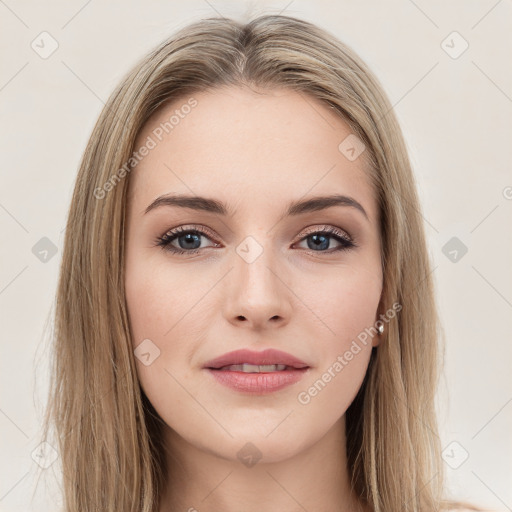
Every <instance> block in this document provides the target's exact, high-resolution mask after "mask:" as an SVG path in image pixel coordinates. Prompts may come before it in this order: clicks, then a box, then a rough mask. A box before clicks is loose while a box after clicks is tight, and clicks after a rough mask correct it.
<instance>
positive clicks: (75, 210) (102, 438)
mask: <svg viewBox="0 0 512 512" xmlns="http://www.w3.org/2000/svg"><path fill="white" fill-rule="evenodd" d="M226 85H235V86H246V85H248V86H251V87H252V86H256V87H260V88H274V87H279V88H283V87H285V88H289V89H291V90H294V91H299V92H301V93H305V94H307V95H310V96H311V97H314V98H317V99H319V100H321V101H322V102H324V104H325V105H327V106H328V107H329V108H332V109H333V110H334V111H335V112H336V113H338V114H339V115H340V117H341V118H342V119H343V120H344V121H346V122H347V123H348V124H349V126H350V128H351V130H352V131H353V132H354V133H355V134H356V135H357V136H358V137H359V138H360V139H361V140H362V141H363V143H364V144H365V146H366V148H367V151H366V157H367V162H366V171H367V173H368V176H369V178H370V180H371V183H372V185H373V186H374V188H375V191H376V195H377V200H378V205H379V208H380V214H381V234H382V265H383V273H384V283H383V292H382V299H381V309H382V310H383V311H384V310H388V309H389V308H390V307H391V305H392V304H394V303H395V302H398V303H400V304H401V305H402V306H403V307H402V310H401V311H400V312H399V313H398V314H397V317H396V318H395V319H394V321H392V322H390V323H389V325H388V326H387V329H386V333H385V335H384V337H383V341H382V342H381V344H380V346H379V347H378V348H377V349H374V350H373V353H372V356H371V359H370V364H369V367H368V371H367V374H366V377H365V380H364V383H363V385H362V387H361V389H360V391H359V393H358V395H357V397H356V399H355V400H354V402H353V403H352V405H351V406H350V408H349V409H348V410H347V416H346V428H347V456H348V463H349V470H350V474H351V476H352V484H353V487H354V489H355V490H356V492H357V493H358V495H359V496H360V497H361V498H363V499H364V500H366V501H367V502H368V503H369V504H370V506H371V507H372V508H373V510H375V512H391V511H393V512H395V511H399V510H407V511H411V512H434V511H438V510H442V509H446V508H450V507H454V506H456V503H454V502H451V501H446V500H443V496H442V495H443V492H444V476H443V463H442V460H441V449H440V448H441V447H440V440H439V435H438V428H437V423H436V417H435V406H434V399H435V394H436V387H437V383H438V378H439V367H440V362H441V360H440V354H441V350H440V348H441V346H440V340H441V339H442V332H441V329H440V328H439V322H438V316H437V311H436V306H435V303H434V295H433V283H432V277H431V266H430V262H429V258H428V252H427V247H426V242H425V236H424V231H423V223H422V216H421V212H420V206H419V201H418V197H417V192H416V185H415V182H414V177H413V173H412V170H411V165H410V162H409V158H408V156H407V151H406V148H405V144H404V141H403V137H402V134H401V130H400V128H399V125H398V123H397V120H396V118H395V115H394V113H393V109H392V106H391V105H390V103H389V101H388V99H387V98H386V96H385V94H384V92H383V90H382V87H381V85H380V84H379V82H378V81H377V79H376V78H375V77H374V75H373V74H372V72H371V71H370V70H369V69H368V67H367V66H366V65H365V64H364V63H363V62H362V61H361V60H360V59H359V58H358V56H357V55H355V54H354V52H353V51H352V50H351V49H350V48H349V47H348V46H346V45H345V44H343V43H341V42H340V41H338V40H337V39H336V38H335V37H333V36H332V35H331V34H329V33H327V32H325V31H324V30H322V29H320V28H318V27H316V26H315V25H313V24H311V23H308V22H306V21H303V20H300V19H298V18H294V17H289V16H279V15H265V16H260V17H258V18H256V19H254V20H252V21H251V22H249V23H247V24H242V23H240V22H236V21H233V20H230V19H225V18H209V19H204V20H201V21H199V22H196V23H193V24H191V25H189V26H187V27H185V28H184V29H182V30H180V31H179V32H178V33H177V34H175V35H174V36H173V37H172V38H170V39H168V40H167V41H165V42H164V43H163V44H161V45H160V46H159V47H158V48H156V49H155V50H154V51H152V52H151V53H150V54H149V55H148V56H146V57H145V58H143V59H142V60H141V61H140V62H139V63H138V64H137V65H136V66H135V68H134V69H133V70H132V71H131V72H130V73H129V74H128V75H127V76H126V77H125V78H124V80H123V81H122V83H121V84H120V85H119V87H118V88H117V89H116V90H115V91H114V93H113V94H112V95H111V97H110V98H109V100H108V102H107V103H106V105H105V107H104V109H103V111H102V113H101V115H100V117H99V120H98V121H97V123H96V125H95V127H94V130H93V132H92V135H91V137H90V140H89V142H88V144H87V147H86V149H85V152H84V155H83V158H82V161H81V165H80V170H79V173H78V176H77V179H76V185H75V189H74V193H73V198H72V202H71V206H70V210H69V216H68V221H67V228H66V234H65V241H64V249H63V255H62V265H61V270H60V276H59V283H58V289H57V294H56V302H55V307H56V311H55V322H54V329H55V332H54V333H53V339H54V347H53V367H52V379H51V387H50V398H49V402H48V408H47V412H46V418H45V424H44V425H45V427H44V428H45V430H44V432H45V435H46V436H47V437H48V435H49V432H50V429H51V427H52V426H53V427H55V430H56V432H57V439H58V441H57V442H58V448H59V452H60V456H61V463H62V476H63V490H64V504H65V511H66V512H92V511H95V512H96V511H98V510H112V511H113V510H119V511H123V512H128V511H143V512H156V510H157V509H158V500H159V496H160V495H161V492H162V486H163V485H164V482H165V481H166V478H167V473H166V471H167V469H166V466H165V460H164V457H163V453H164V446H163V445H162V436H161V429H160V427H161V421H160V420H159V418H158V415H157V414H156V412H155V411H154V409H153V408H152V406H151V404H150V403H149V401H148V400H147V398H146V397H145V395H144V394H143V393H142V391H141V389H140V386H139V383H138V378H137V372H136V367H135V363H134V357H133V352H132V345H131V332H130V325H129V317H128V312H127V307H126V301H125V294H124V258H125V246H124V244H125V239H124V231H125V225H126V219H125V214H126V206H127V190H128V184H129V172H130V169H129V168H128V169H127V168H126V167H124V169H125V171H124V173H123V172H119V170H120V169H122V168H123V166H124V165H125V163H126V162H128V161H129V159H130V157H131V155H132V152H133V151H134V143H135V139H136V137H137V135H138V133H139V132H140V130H141V128H142V127H143V125H144V123H145V122H146V121H147V120H148V118H149V116H150V115H151V114H152V113H154V112H155V111H156V110H157V109H158V108H160V107H161V106H162V105H163V104H164V103H168V102H170V101H172V100H176V99H178V98H184V97H185V98H186V97H187V96H188V95H191V94H193V93H194V92H198V91H204V90H208V89H213V88H215V87H220V86H226ZM114 179H115V183H114V182H113V180H114ZM107 182H109V183H112V186H111V187H109V188H108V192H105V188H103V189H102V190H103V192H101V194H100V193H98V190H99V189H101V188H102V187H104V184H106V183H107Z"/></svg>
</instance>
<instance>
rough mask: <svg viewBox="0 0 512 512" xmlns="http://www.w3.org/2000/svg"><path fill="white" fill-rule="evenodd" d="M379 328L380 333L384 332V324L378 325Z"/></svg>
mask: <svg viewBox="0 0 512 512" xmlns="http://www.w3.org/2000/svg"><path fill="white" fill-rule="evenodd" d="M377 330H378V331H379V334H382V333H383V332H384V326H383V325H382V324H380V325H379V326H378V327H377Z"/></svg>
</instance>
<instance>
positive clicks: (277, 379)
mask: <svg viewBox="0 0 512 512" xmlns="http://www.w3.org/2000/svg"><path fill="white" fill-rule="evenodd" d="M207 370H208V372H210V374H211V375H213V376H214V377H215V379H217V381H218V382H220V383H221V384H224V386H227V387H229V388H231V389H234V390H235V391H240V392H242V393H252V394H258V395H263V394H267V393H272V392H273V391H279V390H280V389H283V388H285V387H286V386H290V385H292V384H295V383H296V382H298V381H299V380H300V379H302V377H303V376H304V374H305V373H306V372H307V370H308V368H303V369H297V370H282V371H276V372H266V373H265V372H261V373H244V372H235V371H229V370H212V369H211V368H207Z"/></svg>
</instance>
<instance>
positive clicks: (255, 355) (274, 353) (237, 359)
mask: <svg viewBox="0 0 512 512" xmlns="http://www.w3.org/2000/svg"><path fill="white" fill-rule="evenodd" d="M243 363H247V364H254V365H267V364H285V365H286V366H291V367H293V368H308V367H309V365H308V364H306V363H305V362H304V361H301V360H300V359H298V358H296V357H295V356H292V355H291V354H287V353H286V352H282V351H281V350H276V349H273V348H268V349H266V350H263V351H261V352H254V351H252V350H246V349H242V350H235V351H233V352H228V353H227V354H223V355H222V356H219V357H217V358H215V359H212V360H211V361H208V362H206V363H205V364H204V368H212V369H218V368H222V367H224V366H230V365H232V364H243Z"/></svg>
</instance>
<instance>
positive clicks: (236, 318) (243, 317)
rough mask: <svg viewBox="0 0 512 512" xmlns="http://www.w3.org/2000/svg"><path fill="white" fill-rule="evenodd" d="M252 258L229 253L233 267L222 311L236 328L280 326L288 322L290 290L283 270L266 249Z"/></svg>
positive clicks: (258, 328) (290, 305) (290, 306)
mask: <svg viewBox="0 0 512 512" xmlns="http://www.w3.org/2000/svg"><path fill="white" fill-rule="evenodd" d="M262 249H263V250H262V252H261V254H259V256H258V257H257V258H256V259H255V260H254V261H251V259H246V258H244V255H243V253H240V254H242V255H240V254H239V253H238V252H237V251H234V254H233V266H234V268H233V269H232V270H231V272H230V273H229V276H228V279H227V300H226V301H225V306H224V308H225V309H224V314H225V316H226V319H227V320H228V321H229V322H230V323H232V324H233V325H235V326H237V327H241V326H244V327H246V328H248V329H253V330H262V329H266V328H277V327H283V326H284V325H286V324H287V323H288V322H289V321H290V315H291V310H292V304H291V298H292V296H293V293H292V291H291V290H290V289H289V287H288V285H287V284H286V278H285V272H284V271H283V265H281V264H280V263H279V262H278V261H277V260H276V258H275V257H274V256H273V254H272V250H271V249H270V248H263V247H262Z"/></svg>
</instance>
